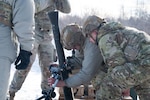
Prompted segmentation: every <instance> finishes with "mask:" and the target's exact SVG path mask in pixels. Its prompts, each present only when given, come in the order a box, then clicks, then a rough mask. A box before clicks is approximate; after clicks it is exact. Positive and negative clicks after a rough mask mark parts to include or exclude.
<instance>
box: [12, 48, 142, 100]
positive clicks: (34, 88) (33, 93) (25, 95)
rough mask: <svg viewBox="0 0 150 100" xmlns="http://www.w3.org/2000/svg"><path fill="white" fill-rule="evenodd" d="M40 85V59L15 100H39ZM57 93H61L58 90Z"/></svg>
mask: <svg viewBox="0 0 150 100" xmlns="http://www.w3.org/2000/svg"><path fill="white" fill-rule="evenodd" d="M65 55H67V56H69V55H71V52H70V51H66V50H65ZM14 72H15V66H14V65H12V68H11V75H10V82H11V80H12V78H13V75H14ZM40 83H41V74H40V67H39V64H38V58H36V60H35V62H34V64H33V66H32V68H31V70H30V72H29V74H28V76H27V78H26V80H25V82H24V84H23V86H22V88H21V89H20V90H19V91H18V92H17V93H16V96H15V99H14V100H36V99H37V98H39V97H41V96H42V94H41V88H40ZM57 91H59V89H58V88H57ZM57 91H55V92H56V93H57V95H56V97H55V98H54V100H58V97H59V94H58V92H57ZM43 100H44V99H43ZM138 100H139V99H138Z"/></svg>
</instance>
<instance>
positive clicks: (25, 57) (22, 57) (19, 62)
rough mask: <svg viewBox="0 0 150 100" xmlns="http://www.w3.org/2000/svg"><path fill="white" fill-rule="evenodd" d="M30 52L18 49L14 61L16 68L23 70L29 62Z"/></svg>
mask: <svg viewBox="0 0 150 100" xmlns="http://www.w3.org/2000/svg"><path fill="white" fill-rule="evenodd" d="M31 55H32V53H31V52H29V51H25V50H20V53H19V56H18V57H17V59H16V61H15V65H16V69H18V70H23V69H26V68H27V67H28V65H29V63H30V56H31Z"/></svg>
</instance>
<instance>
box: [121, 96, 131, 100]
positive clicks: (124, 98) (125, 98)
mask: <svg viewBox="0 0 150 100" xmlns="http://www.w3.org/2000/svg"><path fill="white" fill-rule="evenodd" d="M122 100H133V99H132V97H131V96H123V97H122Z"/></svg>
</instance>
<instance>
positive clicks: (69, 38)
mask: <svg viewBox="0 0 150 100" xmlns="http://www.w3.org/2000/svg"><path fill="white" fill-rule="evenodd" d="M61 40H62V44H63V46H64V48H65V49H67V50H71V49H73V47H74V46H75V45H80V46H82V45H83V43H84V40H85V37H84V35H83V33H82V29H81V27H80V26H79V25H77V24H75V23H73V24H69V25H67V26H66V27H64V28H63V30H62V32H61Z"/></svg>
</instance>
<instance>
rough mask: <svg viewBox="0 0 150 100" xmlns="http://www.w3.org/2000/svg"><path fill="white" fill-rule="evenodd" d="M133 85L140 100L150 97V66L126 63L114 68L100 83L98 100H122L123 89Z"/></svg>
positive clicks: (97, 92)
mask: <svg viewBox="0 0 150 100" xmlns="http://www.w3.org/2000/svg"><path fill="white" fill-rule="evenodd" d="M131 87H133V88H134V89H135V91H136V92H137V94H138V95H139V97H140V100H149V99H150V66H149V65H147V66H145V65H140V64H139V65H136V64H132V63H126V64H124V66H117V67H115V68H113V69H112V70H111V71H110V72H109V73H108V74H107V76H106V77H105V78H104V79H103V81H101V82H100V83H99V89H98V90H97V91H96V100H121V95H122V91H123V90H125V89H127V88H131Z"/></svg>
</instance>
